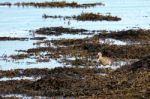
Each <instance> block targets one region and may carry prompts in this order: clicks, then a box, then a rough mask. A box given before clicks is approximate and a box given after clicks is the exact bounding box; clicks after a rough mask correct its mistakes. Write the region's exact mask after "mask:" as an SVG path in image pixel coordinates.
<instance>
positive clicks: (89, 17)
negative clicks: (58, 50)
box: [42, 13, 121, 21]
mask: <svg viewBox="0 0 150 99" xmlns="http://www.w3.org/2000/svg"><path fill="white" fill-rule="evenodd" d="M42 17H43V18H44V19H47V18H53V19H56V18H60V19H64V20H65V19H69V20H71V19H74V20H77V21H104V20H105V21H120V20H121V18H119V17H117V16H111V15H101V14H99V13H97V14H95V13H82V14H80V15H77V16H75V15H74V16H49V15H46V14H43V16H42Z"/></svg>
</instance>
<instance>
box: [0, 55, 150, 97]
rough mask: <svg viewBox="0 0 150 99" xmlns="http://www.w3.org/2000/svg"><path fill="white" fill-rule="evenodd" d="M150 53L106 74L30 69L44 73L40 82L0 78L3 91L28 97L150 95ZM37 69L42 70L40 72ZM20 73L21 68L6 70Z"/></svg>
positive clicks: (1, 90) (95, 71)
mask: <svg viewBox="0 0 150 99" xmlns="http://www.w3.org/2000/svg"><path fill="white" fill-rule="evenodd" d="M149 66H150V56H146V57H144V58H142V59H140V61H138V62H135V63H133V64H131V65H126V66H123V67H121V68H119V69H117V70H115V71H111V72H109V73H107V74H106V75H101V74H103V73H104V72H103V71H101V70H100V69H95V68H93V69H92V68H67V67H60V68H55V69H51V70H48V69H43V70H38V69H28V70H22V74H25V75H30V76H31V75H34V74H35V75H36V76H39V75H43V77H42V78H41V79H39V80H37V81H30V80H19V81H15V80H12V81H0V86H1V88H0V92H1V93H2V94H7V93H9V94H11V93H12V94H14V93H16V94H26V95H28V96H47V97H56V96H61V97H75V98H82V99H87V98H109V97H111V98H112V97H113V98H118V97H121V98H126V99H130V98H131V97H132V98H142V97H144V98H149V97H150V95H149V93H150V90H149V87H150V85H149V83H148V82H149V74H150V73H149V69H150V68H149ZM37 71H39V72H38V73H37ZM0 72H1V73H2V74H4V75H8V74H7V73H10V74H9V75H15V74H16V75H18V74H19V73H20V70H16V71H12V73H11V72H5V71H0Z"/></svg>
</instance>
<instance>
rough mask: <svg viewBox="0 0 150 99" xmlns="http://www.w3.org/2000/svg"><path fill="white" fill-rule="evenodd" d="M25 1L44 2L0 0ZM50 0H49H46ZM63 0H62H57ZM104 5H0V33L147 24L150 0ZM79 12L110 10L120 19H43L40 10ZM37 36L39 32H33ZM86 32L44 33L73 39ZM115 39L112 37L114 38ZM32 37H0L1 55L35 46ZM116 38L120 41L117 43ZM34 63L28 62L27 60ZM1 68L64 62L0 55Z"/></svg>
mask: <svg viewBox="0 0 150 99" xmlns="http://www.w3.org/2000/svg"><path fill="white" fill-rule="evenodd" d="M23 1H25V2H28V1H36V2H43V1H45V0H1V1H0V3H2V2H12V3H15V2H23ZM46 1H51V0H46ZM53 1H56V0H53ZM57 1H62V0H57ZM63 1H64V0H63ZM66 1H68V2H72V1H77V2H79V3H93V2H97V0H66ZM100 2H102V3H104V4H105V6H96V7H91V8H86V9H84V8H68V7H66V8H34V7H25V8H23V7H15V6H12V7H6V6H0V19H1V20H0V36H1V37H2V36H7V37H8V36H9V37H28V38H31V37H33V34H32V33H31V32H29V30H35V29H38V28H41V27H55V26H63V27H71V28H72V27H73V28H84V29H87V30H123V29H131V28H144V29H149V28H150V23H149V22H150V10H149V8H150V1H149V0H132V1H131V0H116V1H115V2H114V0H101V1H100ZM82 12H93V13H102V14H107V13H111V15H112V16H118V17H121V18H122V20H121V21H117V22H109V21H95V22H91V21H87V22H83V21H76V20H70V24H68V21H69V20H63V19H42V15H43V14H48V15H62V16H72V15H78V14H81V13H82ZM36 36H40V35H36ZM85 37H87V35H71V34H63V35H61V36H59V37H57V36H47V39H49V40H52V39H61V38H63V39H64V38H65V39H69V38H70V39H71V38H72V39H74V38H85ZM113 41H114V40H113ZM35 42H37V41H36V40H34V41H32V40H29V41H0V50H1V51H0V57H2V56H5V55H6V56H9V55H11V54H16V53H17V52H16V51H15V50H25V49H28V48H33V47H36V46H34V45H33V43H35ZM114 42H115V44H122V45H126V43H125V42H120V41H117V42H116V41H114ZM118 42H119V43H118ZM30 62H31V63H33V64H28V63H30ZM0 63H1V64H0V68H1V69H4V70H7V69H17V68H45V67H46V68H47V67H48V68H54V67H55V66H63V64H60V63H59V62H57V61H56V60H52V61H50V62H48V63H36V62H35V60H31V59H27V60H23V62H20V61H19V62H16V61H5V60H3V59H1V58H0Z"/></svg>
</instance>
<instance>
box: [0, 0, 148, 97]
mask: <svg viewBox="0 0 150 99" xmlns="http://www.w3.org/2000/svg"><path fill="white" fill-rule="evenodd" d="M117 3H118V2H117ZM0 6H8V7H11V6H15V7H17V8H18V7H23V8H24V7H29V8H30V7H31V8H33V7H35V8H65V7H68V8H69V9H71V8H80V9H81V8H82V9H81V10H83V11H82V12H83V13H81V14H79V15H72V16H68V15H66V16H62V15H61V14H60V15H58V16H56V15H54V16H52V15H51V14H50V15H48V14H43V16H42V18H44V19H47V18H52V19H57V18H58V19H64V24H66V22H65V20H67V22H68V25H70V26H72V25H71V24H70V20H77V21H92V22H93V21H117V22H118V21H120V20H122V18H120V17H118V16H112V15H111V14H109V13H108V14H107V15H102V14H100V13H93V12H91V13H90V12H89V13H88V12H87V13H84V10H85V9H86V8H90V7H98V6H105V4H103V3H100V2H97V3H83V4H82V3H81V4H80V3H78V2H66V1H60V2H59V1H58V2H57V1H54V2H53V1H52V2H16V3H11V2H4V3H0ZM115 7H116V6H115ZM119 7H120V6H119ZM27 10H28V9H27ZM29 10H30V9H29ZM86 10H88V11H89V9H86ZM90 10H91V9H90ZM34 11H35V10H34ZM37 11H38V10H37ZM117 11H118V10H117ZM65 13H66V12H65ZM40 14H41V13H40ZM38 15H39V14H38ZM14 19H15V18H14ZM21 19H22V18H21ZM23 21H25V20H23ZM31 21H32V20H31ZM34 21H36V20H34ZM44 21H47V20H44ZM4 22H5V21H4ZM19 22H20V21H19ZM54 22H55V20H54ZM23 24H24V22H23ZM48 24H51V23H48ZM30 25H32V24H30ZM33 25H34V24H33ZM43 25H44V24H42V25H41V26H43ZM79 25H80V24H79ZM85 25H86V23H85ZM22 26H24V25H22ZM39 26H40V25H39ZM65 26H66V25H65ZM136 26H138V25H136ZM139 26H140V24H139ZM76 27H77V26H76ZM81 27H82V26H81ZM81 27H78V28H73V27H63V26H56V27H43V28H38V29H35V30H29V33H30V34H29V35H30V36H28V35H27V36H25V37H11V35H10V37H9V36H8V37H5V36H2V37H0V42H1V43H3V42H5V41H8V42H9V43H10V42H13V41H17V42H18V41H20V42H21V41H27V42H28V41H31V40H34V41H33V42H31V43H32V44H33V45H32V44H31V46H28V45H27V46H28V47H26V48H25V49H24V48H22V49H21V48H20V49H18V48H12V49H13V50H14V52H15V53H10V54H9V53H7V52H8V51H9V50H7V48H6V47H7V46H6V47H5V46H4V49H5V48H6V51H5V50H3V51H2V52H1V56H0V61H2V65H3V66H5V65H7V63H6V64H5V62H10V64H9V65H10V66H11V62H12V63H15V65H16V64H17V65H19V66H20V69H19V66H18V67H17V66H16V67H15V68H17V69H11V70H8V68H7V66H6V68H3V66H1V64H0V99H1V98H2V99H3V98H4V99H19V98H18V97H17V95H21V97H26V96H27V97H28V96H29V97H30V96H31V97H32V96H33V97H36V96H37V98H38V96H41V97H46V99H49V98H52V99H53V98H54V99H57V98H58V97H61V98H69V99H70V98H73V99H74V98H75V99H76V98H77V99H105V98H106V99H109V98H110V99H111V98H113V99H118V98H119V99H120V98H123V99H131V98H132V99H150V83H149V82H150V29H129V30H120V31H107V30H91V31H90V30H86V29H83V28H81ZM4 29H5V28H4ZM6 31H7V30H6ZM3 34H4V33H3ZM3 34H2V35H3ZM63 34H70V35H71V36H72V35H75V36H78V35H79V36H80V35H85V36H87V37H86V38H80V37H79V38H78V37H77V39H75V38H73V39H71V38H69V37H68V38H67V37H64V39H62V38H63V36H64V35H63ZM16 36H17V35H16ZM53 36H54V38H55V37H56V39H53ZM65 36H66V35H65ZM51 37H52V38H51ZM57 37H58V38H57ZM107 40H110V41H108V42H107ZM114 42H117V44H116V43H114ZM15 43H16V42H15ZM15 43H14V44H15ZM29 43H30V42H29ZM4 44H5V43H4ZM4 44H2V46H1V48H3V45H4ZM6 44H7V42H6ZM23 44H24V45H25V44H27V43H26V42H23ZM8 45H9V44H8ZM24 45H23V46H24ZM16 46H17V47H18V45H17V43H16ZM8 47H9V46H8ZM19 47H20V46H19ZM10 49H11V48H10ZM4 51H5V52H4ZM99 52H101V53H102V54H103V56H104V57H105V56H106V57H109V58H110V59H111V60H112V63H113V64H112V65H110V66H106V67H104V66H102V65H101V64H100V63H99V62H97V53H99ZM3 61H4V63H3ZM50 62H52V64H50ZM53 62H54V63H53ZM57 63H58V64H57ZM24 64H25V65H26V66H27V67H23V66H24ZM29 64H30V65H29ZM32 64H33V65H34V67H35V65H37V66H36V68H28V67H29V66H31V67H32ZM44 64H46V65H47V64H48V66H49V67H47V68H42V66H43V67H45V66H46V65H44ZM56 64H57V65H61V66H60V67H55V65H56ZM13 65H14V64H12V66H13ZM28 65H29V66H28ZM39 65H42V66H40V67H38V66H39ZM51 66H52V67H51ZM22 67H23V68H25V69H21V68H22ZM11 68H13V67H11ZM5 69H6V70H5ZM5 95H6V97H5ZM7 95H8V96H9V95H10V97H7ZM11 95H12V97H11ZM13 95H14V96H13ZM41 97H40V98H41Z"/></svg>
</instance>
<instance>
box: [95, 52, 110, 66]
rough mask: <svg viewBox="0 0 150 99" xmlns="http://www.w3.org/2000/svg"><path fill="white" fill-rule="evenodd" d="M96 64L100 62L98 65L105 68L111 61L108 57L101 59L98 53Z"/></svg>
mask: <svg viewBox="0 0 150 99" xmlns="http://www.w3.org/2000/svg"><path fill="white" fill-rule="evenodd" d="M98 62H100V64H102V65H103V66H106V65H111V63H112V60H111V59H110V58H108V57H103V56H102V53H101V52H99V53H98Z"/></svg>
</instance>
